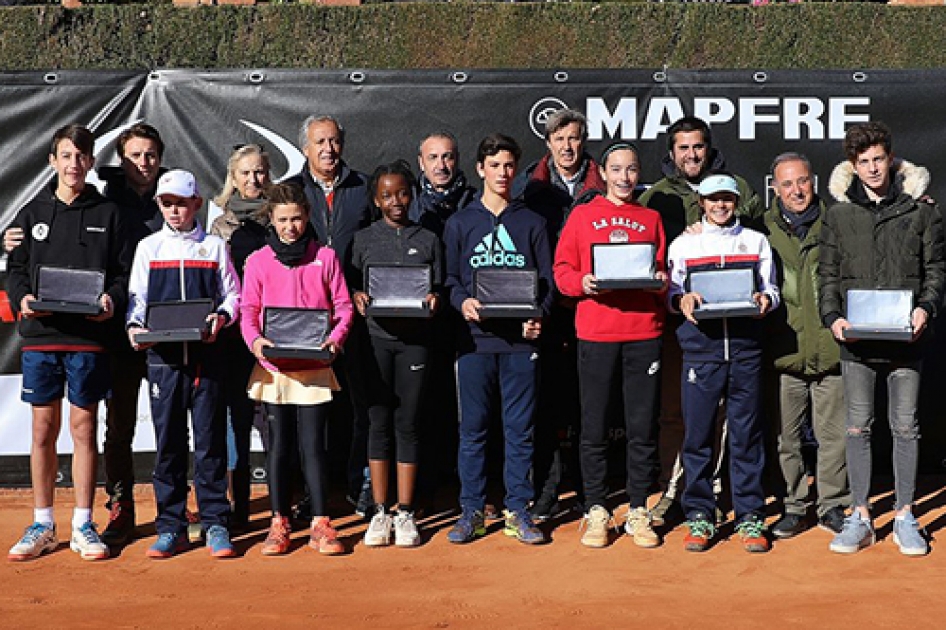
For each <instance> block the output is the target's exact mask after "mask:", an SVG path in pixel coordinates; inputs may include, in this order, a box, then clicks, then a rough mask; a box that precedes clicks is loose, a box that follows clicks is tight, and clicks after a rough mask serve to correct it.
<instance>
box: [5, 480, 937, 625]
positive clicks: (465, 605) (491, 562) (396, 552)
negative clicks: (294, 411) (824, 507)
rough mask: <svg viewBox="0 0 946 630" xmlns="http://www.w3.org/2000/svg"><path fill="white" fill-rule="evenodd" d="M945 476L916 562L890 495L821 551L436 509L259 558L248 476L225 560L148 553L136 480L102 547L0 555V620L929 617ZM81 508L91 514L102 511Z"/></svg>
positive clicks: (21, 493) (925, 495)
mask: <svg viewBox="0 0 946 630" xmlns="http://www.w3.org/2000/svg"><path fill="white" fill-rule="evenodd" d="M944 481H946V480H944V479H942V478H932V477H921V479H920V484H921V485H920V489H919V493H918V497H919V501H918V506H917V514H918V515H919V518H920V522H921V524H922V525H924V526H926V528H927V530H928V531H929V532H930V533H931V534H932V535H933V537H934V540H933V545H932V546H933V552H932V554H931V555H930V556H928V557H926V558H921V559H911V558H906V557H903V556H901V555H900V554H899V552H898V550H897V548H896V546H895V545H894V544H893V542H892V541H891V539H890V519H891V517H892V512H891V497H890V493H889V492H888V491H883V492H882V493H881V494H879V495H876V496H875V505H876V506H877V509H876V513H877V514H878V515H879V516H878V518H877V522H876V524H877V526H878V535H879V537H880V538H881V542H880V543H879V544H878V545H876V546H875V547H874V548H872V549H868V550H866V551H863V552H861V553H859V554H857V555H855V556H851V557H846V556H839V555H835V554H832V553H830V552H828V550H827V545H828V542H829V539H830V538H829V535H828V534H827V533H826V532H823V531H821V530H818V529H812V530H810V531H808V532H806V533H804V534H802V535H801V536H799V537H797V538H795V539H792V540H789V541H784V542H779V543H776V545H775V548H774V550H773V551H772V552H771V553H769V554H766V555H750V554H748V553H746V552H744V551H743V550H742V548H741V547H740V546H739V545H738V543H737V541H736V540H735V539H733V540H731V541H730V540H726V539H725V538H724V539H723V540H722V541H721V542H719V543H718V544H717V545H716V546H714V547H713V548H712V549H711V550H709V551H708V552H706V553H704V554H693V553H687V552H685V551H684V550H683V548H682V538H683V529H682V528H679V527H678V528H676V529H674V530H673V531H670V532H669V533H667V534H666V538H665V544H664V545H663V546H662V547H660V548H658V549H650V550H648V549H639V548H636V547H634V545H633V543H632V542H631V541H630V539H629V538H626V537H625V538H619V539H617V540H615V542H614V543H613V544H612V545H611V546H610V547H609V548H606V549H601V550H594V549H585V548H583V547H581V546H580V545H579V543H578V539H579V532H578V521H577V519H576V518H575V517H574V516H572V515H565V516H563V517H560V518H559V519H557V520H556V521H554V522H553V523H551V524H550V525H547V526H544V529H545V531H546V532H547V533H549V534H550V535H551V538H552V542H551V543H550V544H548V545H545V546H542V547H527V546H525V545H522V544H520V543H518V542H516V541H515V540H513V539H511V538H507V537H505V536H503V534H502V531H501V525H500V522H499V521H496V522H495V523H493V525H492V526H491V527H490V533H489V535H487V537H486V538H485V539H482V540H479V541H476V542H474V543H472V544H470V545H466V546H455V545H451V544H449V543H448V542H447V541H446V537H445V536H446V532H447V529H448V528H449V526H450V525H451V524H452V522H453V520H454V518H455V515H454V514H453V513H452V512H449V511H446V510H447V509H448V508H447V507H445V508H444V510H445V511H444V512H440V513H431V512H428V513H427V514H426V515H425V516H424V517H423V518H422V519H421V521H420V524H421V525H422V527H423V529H422V532H423V534H424V544H423V546H421V547H420V548H417V549H398V548H394V547H391V548H384V549H367V548H365V547H364V546H363V545H362V544H361V534H362V532H363V531H364V524H362V523H361V522H360V521H359V520H358V519H357V517H354V516H351V517H346V518H344V519H340V520H339V521H337V522H338V523H339V526H340V531H341V534H342V536H343V537H344V540H345V541H346V543H347V544H348V545H349V546H350V547H352V549H353V551H352V552H351V553H350V554H349V555H346V556H342V557H321V556H319V554H318V553H316V552H314V551H312V550H311V549H309V548H308V547H307V546H306V544H305V543H306V541H307V535H306V534H305V533H304V532H299V533H297V534H296V535H295V536H294V538H293V540H294V543H295V544H294V547H293V549H292V551H291V552H290V553H289V554H288V555H287V556H284V557H277V558H264V557H262V556H261V555H260V553H259V545H260V543H261V542H262V540H263V538H264V537H265V533H266V531H265V530H266V527H267V526H268V516H267V513H268V507H267V501H266V499H265V495H263V494H260V493H262V488H261V487H260V488H258V489H257V494H258V495H259V496H258V498H257V499H256V500H254V508H255V509H254V511H255V512H256V514H255V516H254V518H253V521H252V528H251V532H250V533H248V534H246V535H243V536H240V537H238V538H237V539H236V540H237V548H238V550H239V552H240V557H238V558H235V559H232V560H213V559H211V558H210V557H208V555H207V553H206V551H205V550H204V549H202V548H195V549H193V550H191V551H189V552H186V553H184V554H181V555H179V556H176V557H174V558H172V559H170V560H164V561H155V560H150V559H148V558H146V557H145V555H144V551H145V549H146V548H147V547H148V546H149V545H150V544H151V543H152V542H153V540H154V539H153V536H154V532H153V527H152V526H151V519H152V518H153V516H154V507H153V500H152V497H151V492H150V487H148V486H145V485H139V486H138V487H137V490H136V492H137V499H138V504H139V518H138V520H139V532H140V534H141V536H142V537H141V538H139V539H138V540H136V541H135V542H134V543H132V544H131V545H129V546H128V547H126V548H124V549H123V550H121V552H120V553H118V554H116V557H113V558H111V559H109V560H106V561H102V562H84V561H82V560H80V559H79V558H78V556H77V555H76V554H74V553H72V552H71V551H69V548H68V539H67V540H66V542H63V543H61V544H60V547H59V549H58V550H57V551H56V552H54V553H53V554H51V555H49V556H45V557H43V558H41V559H39V560H35V561H31V562H25V563H12V562H8V561H5V560H4V561H3V562H2V563H0V584H2V586H0V589H2V590H0V593H2V594H0V626H2V627H3V628H27V627H33V628H53V627H56V628H103V627H108V628H157V627H161V628H297V627H310V628H311V627H319V628H363V627H369V626H370V627H376V628H487V627H493V628H498V627H502V628H567V627H584V628H605V627H641V628H645V627H646V628H661V629H663V628H668V629H669V628H700V629H701V630H711V629H715V628H814V627H826V626H827V627H831V626H834V627H845V628H890V627H901V626H902V627H911V628H943V627H944V626H946V621H944V617H946V600H944V596H943V588H944V584H946V549H943V548H942V547H940V545H938V544H937V542H936V540H935V538H936V535H937V533H938V532H939V531H941V530H942V529H943V528H944V527H946V490H944V489H943V484H944ZM880 486H881V488H883V487H885V486H884V484H880ZM655 499H656V497H655ZM71 501H72V496H71V491H69V490H58V501H57V518H58V520H59V523H60V532H61V533H60V538H62V536H63V533H62V532H63V530H64V528H65V527H64V526H65V525H66V523H67V520H68V517H69V515H70V514H71ZM103 502H104V497H103V496H102V495H101V492H100V495H99V497H98V505H99V506H100V505H102V503H103ZM334 507H335V508H336V512H335V513H339V514H340V513H348V512H350V508H346V505H345V504H342V503H339V502H335V503H334ZM30 508H31V495H30V493H29V491H26V490H0V541H2V543H3V545H4V549H6V548H7V547H8V546H9V545H11V544H12V543H13V542H14V541H15V540H16V538H17V537H18V536H19V535H20V533H21V531H22V528H23V527H24V525H25V524H26V520H27V519H28V518H29V516H30ZM95 516H96V518H97V519H98V520H99V521H102V520H104V519H105V517H106V513H105V510H104V509H103V508H100V507H97V508H96V513H95ZM723 533H724V536H725V535H726V534H727V533H728V531H727V530H726V529H725V528H724V530H723Z"/></svg>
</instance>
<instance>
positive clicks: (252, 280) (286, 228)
mask: <svg viewBox="0 0 946 630" xmlns="http://www.w3.org/2000/svg"><path fill="white" fill-rule="evenodd" d="M267 196H268V199H267V202H266V204H265V206H264V210H265V212H266V214H267V216H268V218H269V222H270V226H269V228H267V231H266V245H265V246H264V247H263V248H262V249H260V250H258V251H256V252H254V253H253V254H251V255H250V256H249V258H247V260H246V268H245V275H244V283H243V303H242V305H241V311H240V315H241V320H240V330H241V332H242V333H243V339H244V341H245V342H246V345H247V346H248V347H249V348H250V349H251V351H252V352H253V355H254V356H255V357H256V359H257V361H258V363H257V364H256V365H255V366H254V367H253V371H252V374H251V375H250V379H249V388H248V393H249V396H250V398H251V399H253V400H256V401H260V402H262V403H263V408H264V411H265V415H266V419H267V427H268V434H269V452H268V456H267V469H268V471H267V472H268V479H269V493H270V503H271V505H272V509H273V517H272V523H271V526H270V529H269V535H268V536H267V537H266V541H265V542H264V543H263V548H262V553H263V555H280V554H284V553H286V552H287V551H288V550H289V534H290V531H291V530H290V522H289V513H290V509H291V495H292V477H293V474H292V461H293V458H294V457H295V454H296V453H298V454H299V456H300V457H301V464H302V472H303V476H304V477H305V481H306V485H307V486H308V488H309V492H310V495H311V502H312V514H313V515H314V516H313V518H312V524H311V531H310V541H309V546H310V547H312V548H313V549H316V550H318V551H319V552H320V553H322V554H327V555H334V554H339V553H343V552H344V551H345V548H344V546H343V545H342V543H341V542H340V541H339V540H338V534H337V532H336V531H335V529H334V528H333V527H332V526H331V522H330V520H329V517H328V516H327V515H326V511H327V510H326V495H327V492H326V471H325V467H326V453H325V429H326V421H327V419H328V416H329V411H328V405H327V404H326V403H328V402H329V401H331V400H332V392H333V391H337V390H338V389H339V387H338V381H337V380H336V379H335V374H334V372H333V371H332V368H331V367H330V365H329V364H327V363H324V362H315V361H309V360H300V359H280V360H273V361H270V360H268V359H266V358H265V357H264V355H263V349H264V348H265V347H267V346H272V345H273V343H272V342H271V341H270V340H269V339H267V338H266V337H264V336H263V314H264V310H265V308H266V307H284V308H315V309H327V310H328V311H329V314H330V317H329V319H330V323H331V332H330V333H329V335H328V337H327V340H326V342H325V344H324V345H323V349H326V350H329V351H330V352H331V354H332V357H333V358H334V357H335V356H337V354H338V353H339V352H340V351H341V348H342V344H343V343H344V341H345V338H346V337H347V336H348V331H349V329H350V328H351V320H352V305H351V300H350V298H349V297H348V287H347V285H346V284H345V279H344V276H343V273H342V268H341V264H340V263H339V261H338V257H337V256H336V255H335V252H334V251H333V250H332V249H331V248H329V247H325V246H323V245H322V244H321V243H319V242H318V240H317V239H316V236H315V229H314V228H313V227H312V225H311V224H310V223H309V214H310V209H309V203H308V201H307V200H306V197H305V194H304V193H303V192H302V190H301V189H300V188H298V187H296V186H293V185H291V184H276V185H274V186H271V187H270V188H269V189H268V190H267ZM329 363H330V362H329Z"/></svg>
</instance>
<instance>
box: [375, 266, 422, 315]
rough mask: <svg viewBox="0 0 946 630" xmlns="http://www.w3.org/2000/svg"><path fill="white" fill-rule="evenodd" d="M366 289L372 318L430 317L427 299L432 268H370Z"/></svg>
mask: <svg viewBox="0 0 946 630" xmlns="http://www.w3.org/2000/svg"><path fill="white" fill-rule="evenodd" d="M365 276H366V282H365V286H366V288H367V290H368V297H369V298H370V301H369V303H368V308H367V309H366V313H367V315H369V316H371V317H420V318H426V317H430V316H431V314H432V313H431V310H430V307H429V306H428V304H427V296H428V295H429V294H430V291H431V281H430V265H369V266H368V268H367V270H366V273H365Z"/></svg>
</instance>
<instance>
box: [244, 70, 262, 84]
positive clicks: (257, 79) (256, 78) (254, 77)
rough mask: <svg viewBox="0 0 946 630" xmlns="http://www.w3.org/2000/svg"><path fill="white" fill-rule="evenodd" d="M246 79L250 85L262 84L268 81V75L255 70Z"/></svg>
mask: <svg viewBox="0 0 946 630" xmlns="http://www.w3.org/2000/svg"><path fill="white" fill-rule="evenodd" d="M246 79H247V81H249V82H250V83H262V82H263V81H264V80H265V79H266V75H265V74H263V73H262V72H260V71H259V70H254V71H253V72H251V73H250V74H249V75H247V77H246Z"/></svg>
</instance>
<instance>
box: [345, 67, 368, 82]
mask: <svg viewBox="0 0 946 630" xmlns="http://www.w3.org/2000/svg"><path fill="white" fill-rule="evenodd" d="M348 80H349V81H351V82H352V83H363V82H364V80H365V73H364V72H360V71H357V70H356V71H355V72H352V73H350V74H349V75H348Z"/></svg>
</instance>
